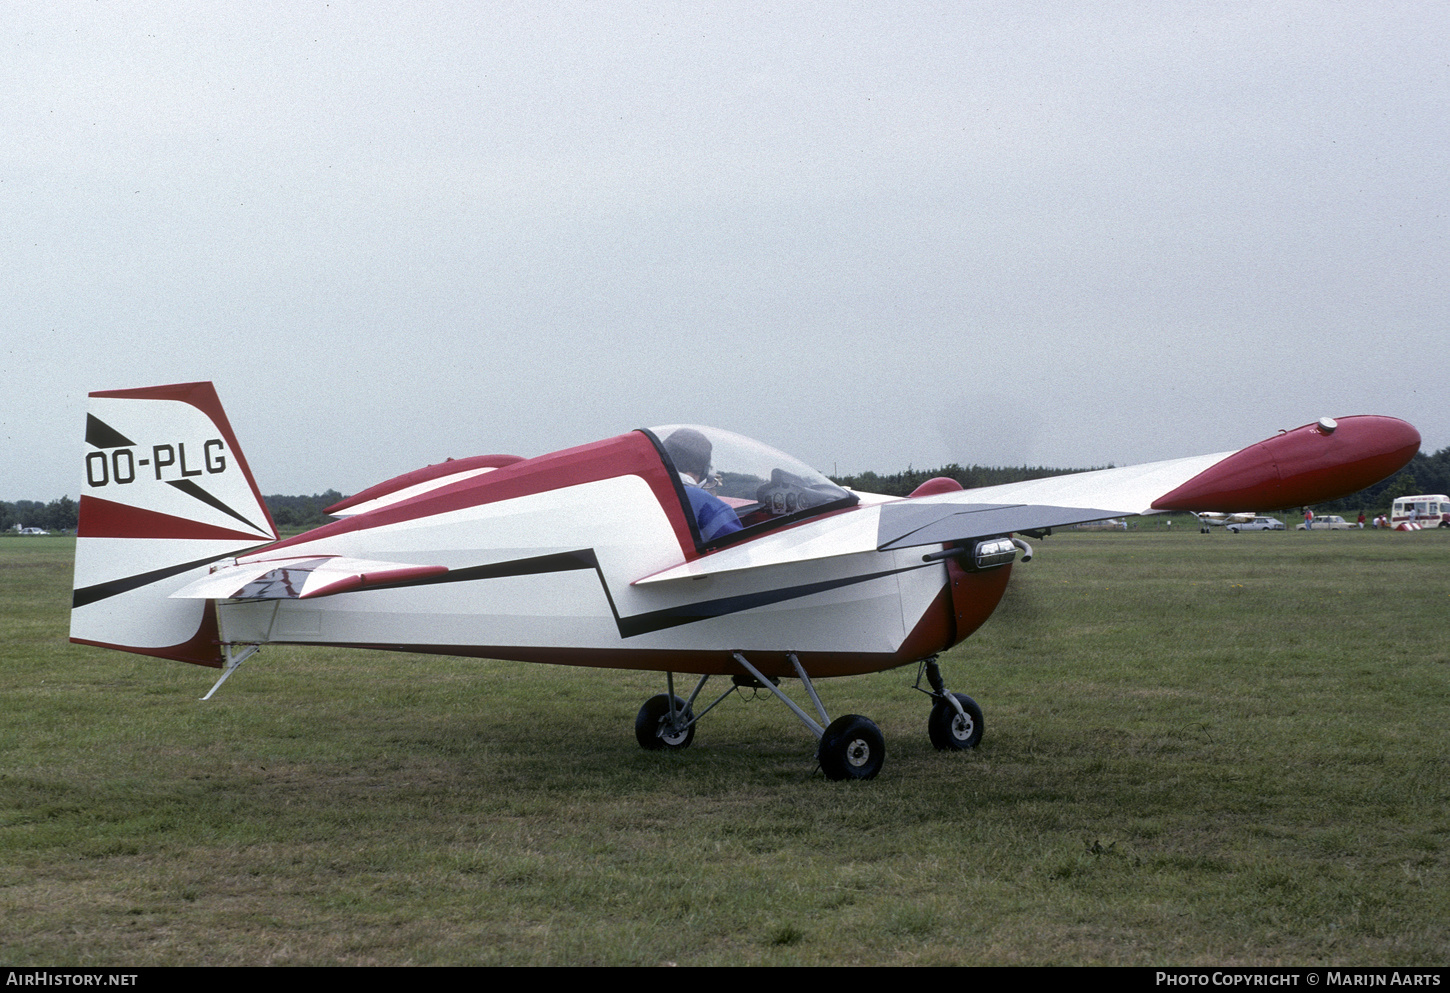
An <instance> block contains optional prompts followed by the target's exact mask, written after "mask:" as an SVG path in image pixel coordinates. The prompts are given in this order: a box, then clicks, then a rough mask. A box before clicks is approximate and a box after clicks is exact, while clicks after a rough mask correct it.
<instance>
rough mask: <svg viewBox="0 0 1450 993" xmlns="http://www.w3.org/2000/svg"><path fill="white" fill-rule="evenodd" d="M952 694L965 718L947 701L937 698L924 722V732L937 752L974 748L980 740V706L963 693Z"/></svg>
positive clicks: (981, 728) (981, 726)
mask: <svg viewBox="0 0 1450 993" xmlns="http://www.w3.org/2000/svg"><path fill="white" fill-rule="evenodd" d="M952 696H954V697H956V698H957V701H958V702H959V703H960V704H961V705H962V710H964V711H966V716H965V718H963V715H961V714H959V713H957V708H955V707H953V706H952V705H951V704H950V703H949V702H948V701H946V700H938V701H937V702H936V703H935V704H933V705H932V708H931V717H930V718H928V720H927V722H926V733H927V734H928V735H929V736H930V737H931V743H932V744H933V745H935V746H936V749H937V751H939V752H946V751H955V752H961V751H965V750H967V749H968V748H976V747H977V744H978V743H979V742H980V741H981V740H982V730H983V725H982V708H981V707H979V706H977V701H975V700H973V699H972V698H971V697H969V696H967V695H966V694H965V693H953V694H952Z"/></svg>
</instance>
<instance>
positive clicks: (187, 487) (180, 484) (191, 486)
mask: <svg viewBox="0 0 1450 993" xmlns="http://www.w3.org/2000/svg"><path fill="white" fill-rule="evenodd" d="M166 482H167V483H169V484H171V485H172V486H175V487H176V488H177V489H178V490H180V491H181V492H183V493H185V494H186V495H187V496H189V497H195V498H196V499H198V500H200V501H201V502H202V503H204V504H206V505H207V506H208V507H215V508H216V509H217V510H220V511H221V512H222V513H223V514H226V515H227V516H228V517H234V518H236V519H237V520H239V521H241V522H242V523H243V524H245V525H246V526H247V527H249V528H251V529H252V530H253V531H256V532H258V533H260V534H267V533H268V532H267V529H266V528H259V527H257V525H255V524H253V523H252V522H251V521H249V520H247V519H246V518H245V517H243V516H242V515H241V514H239V513H237V512H236V511H235V510H233V509H232V508H230V507H228V506H227V505H226V504H224V503H222V502H221V501H220V500H218V499H217V498H216V497H214V496H212V495H211V494H210V493H208V492H207V491H206V490H204V489H202V488H201V487H200V486H197V485H196V484H195V483H194V482H192V481H191V480H189V479H168V480H166Z"/></svg>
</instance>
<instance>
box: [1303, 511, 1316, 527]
mask: <svg viewBox="0 0 1450 993" xmlns="http://www.w3.org/2000/svg"><path fill="white" fill-rule="evenodd" d="M1304 530H1305V531H1313V530H1314V511H1312V510H1310V509H1309V508H1308V507H1305V508H1304Z"/></svg>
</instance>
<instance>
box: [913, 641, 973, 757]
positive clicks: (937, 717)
mask: <svg viewBox="0 0 1450 993" xmlns="http://www.w3.org/2000/svg"><path fill="white" fill-rule="evenodd" d="M923 675H924V676H926V680H927V683H928V684H929V685H930V686H931V689H930V690H924V689H922V687H921V677H922V676H923ZM912 688H913V689H916V690H920V691H921V692H922V693H925V694H926V695H927V696H929V697H931V698H932V700H934V701H935V702H934V703H933V704H932V706H931V717H929V718H927V722H926V733H927V736H928V737H930V738H931V743H932V744H933V745H934V746H936V749H937V751H939V752H947V751H965V750H966V749H968V748H976V747H977V744H978V743H979V742H980V741H981V740H982V708H981V707H979V706H977V701H975V700H973V699H972V698H971V697H969V696H967V695H966V694H965V693H949V692H947V688H946V683H945V682H944V681H943V680H942V678H941V668H940V667H939V666H938V665H937V664H936V656H935V655H933V656H931V657H930V658H926V659H922V660H921V668H920V669H919V670H918V671H917V674H916V685H915V686H914V687H912Z"/></svg>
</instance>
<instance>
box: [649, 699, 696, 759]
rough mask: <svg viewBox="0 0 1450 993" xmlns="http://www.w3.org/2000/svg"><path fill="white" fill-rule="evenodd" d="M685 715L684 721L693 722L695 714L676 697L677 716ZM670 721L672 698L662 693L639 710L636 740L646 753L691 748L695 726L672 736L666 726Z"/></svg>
mask: <svg viewBox="0 0 1450 993" xmlns="http://www.w3.org/2000/svg"><path fill="white" fill-rule="evenodd" d="M681 712H683V713H684V720H687V721H688V720H692V719H693V718H694V716H695V715H694V713H693V712H692V711H691V710H690V709H689V708H687V707H686V706H685V701H683V700H681V699H680V698H679V697H675V714H676V715H679V714H680V713H681ZM669 720H670V698H669V696H668V695H666V694H664V693H661V694H660V695H659V696H652V697H650V698H649V699H648V700H646V701H645V702H644V706H643V707H641V708H639V716H638V717H636V718H635V719H634V739H635V740H636V741H638V742H639V747H640V748H643V749H644V750H645V751H649V752H655V751H659V750H660V749H661V748H668V749H670V750H671V751H679V750H680V749H682V748H689V747H690V742H692V741H694V740H695V725H693V724H691V725H690V726H689V727H687V728H685V730H683V731H680V732H678V733H676V734H670V733H669V732H668V731H667V730H666V729H665V725H666V724H668V723H669Z"/></svg>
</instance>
